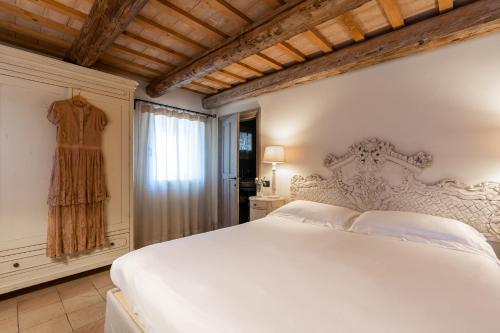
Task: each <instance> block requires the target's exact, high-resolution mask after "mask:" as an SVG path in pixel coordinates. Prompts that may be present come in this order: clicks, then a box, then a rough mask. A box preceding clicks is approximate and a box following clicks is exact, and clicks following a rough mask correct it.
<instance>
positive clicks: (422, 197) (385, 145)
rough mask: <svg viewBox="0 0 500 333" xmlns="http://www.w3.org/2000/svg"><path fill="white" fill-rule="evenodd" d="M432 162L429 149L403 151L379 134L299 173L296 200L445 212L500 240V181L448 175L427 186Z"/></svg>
mask: <svg viewBox="0 0 500 333" xmlns="http://www.w3.org/2000/svg"><path fill="white" fill-rule="evenodd" d="M431 165H432V156H431V155H430V154H428V153H425V152H418V153H416V154H414V155H405V154H401V153H398V152H397V151H396V150H395V149H394V145H392V144H391V143H389V142H387V141H383V140H381V139H378V138H372V139H366V140H364V141H361V142H359V143H355V144H353V145H351V146H350V147H349V149H348V151H347V153H345V154H344V155H341V156H337V155H334V154H329V155H328V156H327V157H326V158H325V160H324V166H325V167H326V168H328V169H329V170H330V171H331V174H330V176H329V177H328V178H323V177H321V176H320V175H317V174H316V175H311V176H308V177H302V176H294V177H293V178H292V180H291V188H290V191H291V194H292V198H293V199H304V200H310V201H316V202H322V203H327V204H333V205H337V206H343V207H348V208H351V209H355V210H358V211H361V212H363V211H367V210H395V211H407V212H416V213H424V214H429V215H435V216H442V217H447V218H452V219H456V220H459V221H462V222H465V223H467V224H469V225H471V226H473V227H474V228H476V229H477V230H479V231H480V232H481V233H483V234H484V235H485V236H486V238H487V239H488V240H490V241H496V242H498V241H500V183H497V182H484V183H481V184H478V185H475V186H467V185H465V184H462V183H460V182H458V181H456V180H451V179H445V180H442V181H439V182H437V183H434V184H426V183H424V182H423V181H421V180H419V179H418V175H419V174H420V173H421V172H422V171H423V170H425V169H426V168H428V167H430V166H431Z"/></svg>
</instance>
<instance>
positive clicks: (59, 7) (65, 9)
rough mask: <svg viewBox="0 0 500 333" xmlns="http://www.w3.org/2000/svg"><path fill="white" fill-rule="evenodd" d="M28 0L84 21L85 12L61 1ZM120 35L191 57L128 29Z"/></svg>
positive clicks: (176, 54)
mask: <svg viewBox="0 0 500 333" xmlns="http://www.w3.org/2000/svg"><path fill="white" fill-rule="evenodd" d="M30 1H31V2H33V3H36V4H39V5H41V6H46V7H48V8H50V9H53V10H55V11H57V12H59V13H61V14H64V15H68V16H69V17H71V18H73V19H75V20H78V21H80V22H83V21H85V19H86V18H87V14H85V13H84V12H81V11H79V10H77V9H74V8H72V7H69V6H66V5H63V4H62V3H60V2H57V1H55V0H30ZM121 36H125V37H127V38H130V39H132V40H134V41H135V42H137V43H139V44H141V45H144V46H146V47H153V48H155V49H157V50H160V51H163V52H166V53H169V54H172V55H175V56H177V57H179V58H181V59H182V60H189V59H191V57H189V56H188V55H186V54H183V53H181V52H178V51H176V50H174V49H171V48H169V47H168V46H165V45H163V44H160V43H157V42H154V41H152V40H149V39H146V38H144V37H142V36H139V35H137V34H134V33H132V32H129V31H124V32H123V33H122V34H121Z"/></svg>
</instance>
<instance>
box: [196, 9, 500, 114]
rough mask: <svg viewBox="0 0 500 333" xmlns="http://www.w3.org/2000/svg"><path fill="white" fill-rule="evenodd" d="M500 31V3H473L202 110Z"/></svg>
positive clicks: (220, 98) (232, 92)
mask: <svg viewBox="0 0 500 333" xmlns="http://www.w3.org/2000/svg"><path fill="white" fill-rule="evenodd" d="M497 31H500V1H498V0H477V1H475V2H472V3H470V4H468V5H464V6H462V7H459V8H457V9H454V10H451V11H449V12H447V13H444V14H442V15H438V16H435V17H432V18H429V19H426V20H424V21H421V22H418V23H415V24H413V25H409V26H407V27H405V28H403V29H399V30H394V31H391V32H388V33H386V34H383V35H380V36H378V37H374V38H372V39H369V40H366V41H365V42H363V43H356V44H352V45H351V46H348V47H345V48H343V49H340V50H337V51H336V52H332V53H328V54H325V55H323V56H321V57H318V58H316V59H313V60H310V61H307V62H304V63H298V64H296V65H293V66H290V67H289V68H287V69H284V70H282V71H278V72H275V73H273V74H270V75H267V76H265V77H261V78H257V79H255V80H252V81H248V82H247V83H243V84H240V85H238V86H235V87H233V88H231V89H228V90H225V91H222V92H221V93H219V94H217V95H214V96H210V97H207V98H206V99H204V101H203V105H204V107H205V108H207V109H212V108H215V107H219V106H221V105H224V104H227V103H230V102H234V101H238V100H242V99H245V98H249V97H255V96H258V95H261V94H263V93H269V92H273V91H277V90H280V89H284V88H287V87H292V86H296V85H299V84H303V83H306V82H309V81H312V80H318V79H324V78H327V77H331V76H334V75H338V74H342V73H345V72H349V71H352V70H356V69H359V68H364V67H368V66H371V65H375V64H378V63H382V62H385V61H389V60H393V59H397V58H401V57H405V56H408V55H411V54H415V53H419V52H423V51H426V50H430V49H434V48H437V47H440V46H444V45H447V44H451V43H455V42H458V41H463V40H468V39H471V38H475V37H479V36H482V35H484V34H487V33H491V32H497Z"/></svg>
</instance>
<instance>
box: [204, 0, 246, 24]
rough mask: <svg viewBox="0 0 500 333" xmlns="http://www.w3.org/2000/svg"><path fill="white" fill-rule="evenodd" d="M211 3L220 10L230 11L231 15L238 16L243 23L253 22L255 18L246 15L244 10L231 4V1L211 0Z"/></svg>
mask: <svg viewBox="0 0 500 333" xmlns="http://www.w3.org/2000/svg"><path fill="white" fill-rule="evenodd" d="M209 1H210V4H211V5H212V6H214V7H215V8H217V9H218V10H219V11H223V12H225V13H228V14H229V15H231V16H233V17H234V18H236V19H237V20H238V21H240V22H241V23H242V24H252V23H253V20H252V19H251V18H249V17H248V16H246V15H245V14H244V13H243V12H241V11H240V10H239V9H237V8H236V7H234V6H233V5H231V4H230V3H229V2H227V1H225V0H209Z"/></svg>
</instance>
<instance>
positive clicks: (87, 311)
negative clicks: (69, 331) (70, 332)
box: [68, 302, 106, 330]
mask: <svg viewBox="0 0 500 333" xmlns="http://www.w3.org/2000/svg"><path fill="white" fill-rule="evenodd" d="M105 314H106V303H105V302H101V303H99V304H94V305H91V306H88V307H86V308H83V309H80V310H77V311H74V312H71V313H68V318H69V322H70V324H71V327H73V329H74V330H76V329H78V328H82V327H84V326H85V325H88V324H90V323H92V322H95V321H98V320H101V319H104V316H105Z"/></svg>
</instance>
